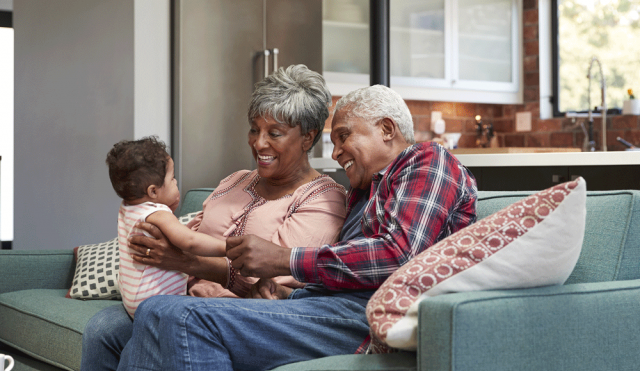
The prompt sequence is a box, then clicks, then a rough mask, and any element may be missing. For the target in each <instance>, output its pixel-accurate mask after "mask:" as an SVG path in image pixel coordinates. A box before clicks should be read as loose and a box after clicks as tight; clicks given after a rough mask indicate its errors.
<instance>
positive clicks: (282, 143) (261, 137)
mask: <svg viewBox="0 0 640 371" xmlns="http://www.w3.org/2000/svg"><path fill="white" fill-rule="evenodd" d="M314 135H315V131H311V132H309V133H307V134H305V135H302V134H301V129H300V125H296V126H295V127H291V126H289V125H287V124H281V123H278V122H277V121H275V120H274V119H272V118H271V117H257V118H256V119H255V120H253V122H252V123H250V128H249V135H248V137H249V146H250V147H251V151H252V152H253V158H254V159H255V160H256V163H257V164H258V174H259V175H260V176H261V177H262V178H267V179H270V180H284V181H287V180H290V179H295V178H296V177H297V176H298V174H300V172H301V171H302V170H305V165H308V158H307V150H309V149H310V148H311V145H312V144H313V138H314Z"/></svg>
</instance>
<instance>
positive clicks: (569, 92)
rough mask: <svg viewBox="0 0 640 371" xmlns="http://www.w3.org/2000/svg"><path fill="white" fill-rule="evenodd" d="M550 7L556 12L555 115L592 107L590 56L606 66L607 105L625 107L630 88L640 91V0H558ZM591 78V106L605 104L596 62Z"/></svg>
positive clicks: (604, 67) (604, 68)
mask: <svg viewBox="0 0 640 371" xmlns="http://www.w3.org/2000/svg"><path fill="white" fill-rule="evenodd" d="M552 9H554V10H555V11H556V12H557V13H556V15H554V18H556V17H557V18H556V19H557V23H556V25H555V27H554V28H555V30H554V31H555V34H556V35H557V45H556V46H555V48H554V49H555V50H554V52H555V53H554V54H555V55H554V59H555V60H556V61H557V68H556V71H555V72H556V75H555V80H556V81H555V83H556V84H557V85H556V87H557V90H556V92H555V94H554V95H555V96H556V97H558V99H555V102H554V111H556V114H558V113H564V112H569V111H576V112H579V111H586V110H588V108H589V107H588V93H587V92H588V79H587V73H588V69H589V63H590V61H591V57H592V56H595V57H597V58H598V59H599V60H600V62H601V63H602V66H603V70H604V77H605V81H606V91H607V94H606V96H607V107H608V108H614V107H617V108H621V107H622V102H623V100H625V99H629V94H628V92H627V91H628V89H633V91H635V92H636V96H638V94H640V68H639V67H640V0H556V3H555V4H554V6H553V7H552ZM554 41H555V40H554ZM592 78H593V79H592V83H591V104H592V106H596V105H600V102H601V98H600V95H601V93H600V83H599V82H600V75H599V72H598V68H597V65H594V66H593V69H592ZM591 108H592V109H594V108H595V107H591Z"/></svg>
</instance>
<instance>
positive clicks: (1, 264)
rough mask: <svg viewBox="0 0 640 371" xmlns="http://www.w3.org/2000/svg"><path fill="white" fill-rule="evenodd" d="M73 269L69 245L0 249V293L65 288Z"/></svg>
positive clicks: (68, 286) (73, 264) (71, 276)
mask: <svg viewBox="0 0 640 371" xmlns="http://www.w3.org/2000/svg"><path fill="white" fill-rule="evenodd" d="M74 271H75V262H74V259H73V249H69V250H26V251H25V250H1V251H0V293H4V292H11V291H18V290H27V289H68V288H70V287H71V281H72V279H73V274H74Z"/></svg>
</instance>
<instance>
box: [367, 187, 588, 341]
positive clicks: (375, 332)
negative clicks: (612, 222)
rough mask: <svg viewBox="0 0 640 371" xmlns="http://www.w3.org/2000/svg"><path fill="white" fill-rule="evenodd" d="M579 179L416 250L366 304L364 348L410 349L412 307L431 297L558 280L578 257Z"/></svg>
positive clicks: (582, 198)
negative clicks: (368, 341) (366, 341)
mask: <svg viewBox="0 0 640 371" xmlns="http://www.w3.org/2000/svg"><path fill="white" fill-rule="evenodd" d="M585 204H586V183H585V181H584V179H582V178H578V179H576V180H575V181H572V182H568V183H564V184H560V185H557V186H555V187H552V188H549V189H547V190H544V191H541V192H539V193H536V194H534V195H531V196H529V197H527V198H525V199H523V200H520V201H519V202H516V203H514V204H513V205H511V206H509V207H507V208H505V209H503V210H501V211H498V212H497V213H495V214H493V215H490V216H488V217H486V218H484V219H482V220H480V221H478V222H476V223H475V224H472V225H470V226H468V227H467V228H464V229H462V230H460V231H458V232H456V233H454V234H452V235H451V236H449V237H447V238H446V239H444V240H442V241H440V242H438V243H437V244H435V245H433V246H431V247H430V248H429V249H427V250H425V251H423V252H422V253H420V254H418V255H417V256H416V257H415V258H413V259H412V260H411V261H409V262H408V263H407V264H405V265H404V266H402V267H401V268H400V269H398V270H397V271H396V272H395V273H394V274H392V275H391V276H390V277H389V278H388V279H387V280H386V281H385V282H384V283H383V284H382V286H380V288H379V289H378V290H377V291H376V293H375V294H374V295H373V296H372V297H371V300H370V301H369V303H368V305H367V319H368V321H369V325H370V326H371V345H370V347H369V350H368V352H369V353H384V352H388V351H390V348H389V347H392V348H399V349H405V350H415V349H416V331H417V326H418V305H419V303H420V302H421V301H422V300H429V297H433V296H436V295H441V294H447V293H453V292H464V291H475V290H497V289H515V288H527V287H538V286H547V285H560V284H563V283H564V282H565V281H566V279H567V278H568V277H569V275H570V274H571V272H572V271H573V268H574V267H575V264H576V262H577V260H578V257H579V255H580V250H581V249H582V240H583V238H584V229H585V216H586V206H585Z"/></svg>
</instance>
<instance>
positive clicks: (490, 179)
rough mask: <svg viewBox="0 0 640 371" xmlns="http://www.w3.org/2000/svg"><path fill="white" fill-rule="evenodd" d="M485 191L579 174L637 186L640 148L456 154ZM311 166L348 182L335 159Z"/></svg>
mask: <svg viewBox="0 0 640 371" xmlns="http://www.w3.org/2000/svg"><path fill="white" fill-rule="evenodd" d="M455 156H456V157H457V158H458V159H459V160H460V162H461V163H462V164H463V165H465V166H466V167H467V168H469V170H471V172H472V173H473V175H474V176H475V177H476V180H477V182H478V189H480V190H486V191H508V190H541V189H545V188H548V187H551V186H553V185H555V184H558V183H562V182H566V181H568V180H572V179H575V178H576V177H578V176H582V177H583V178H585V180H586V181H587V188H588V189H590V190H614V189H640V151H616V152H553V153H491V154H455ZM311 166H313V167H314V168H315V169H317V170H318V171H320V172H323V173H326V174H329V175H331V176H332V177H334V179H336V181H338V182H339V183H341V184H343V185H345V186H347V185H348V179H346V175H345V174H344V170H343V169H342V168H341V167H340V165H338V163H337V162H336V161H334V160H332V159H329V158H313V159H311Z"/></svg>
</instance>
